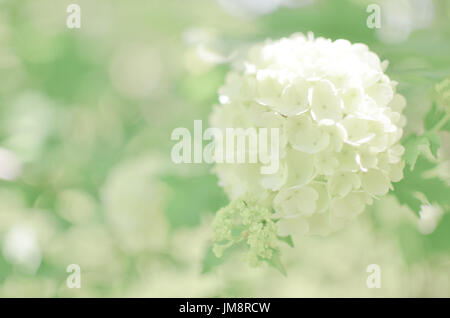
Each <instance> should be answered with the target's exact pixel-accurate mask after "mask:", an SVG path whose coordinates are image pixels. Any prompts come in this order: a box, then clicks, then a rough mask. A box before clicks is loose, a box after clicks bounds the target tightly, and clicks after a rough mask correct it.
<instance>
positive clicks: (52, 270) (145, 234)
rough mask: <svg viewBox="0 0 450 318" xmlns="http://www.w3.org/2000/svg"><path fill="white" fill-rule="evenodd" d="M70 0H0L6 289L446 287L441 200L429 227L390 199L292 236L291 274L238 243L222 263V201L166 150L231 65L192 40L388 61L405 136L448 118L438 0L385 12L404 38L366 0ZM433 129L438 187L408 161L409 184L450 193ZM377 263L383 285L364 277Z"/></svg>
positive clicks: (54, 293) (435, 292)
mask: <svg viewBox="0 0 450 318" xmlns="http://www.w3.org/2000/svg"><path fill="white" fill-rule="evenodd" d="M72 2H73V1H68V0H63V1H52V0H37V1H35V0H23V1H13V0H1V1H0V79H1V83H2V85H0V149H1V150H5V151H7V155H3V153H2V154H0V156H4V157H5V158H6V159H3V157H1V159H0V175H1V177H0V251H1V253H0V296H13V297H16V296H42V297H65V296H69V297H72V296H101V297H109V296H138V297H145V296H153V297H158V296H159V297H162V296H180V297H186V296H206V297H215V296H247V297H248V296H266V297H267V296H450V278H449V273H450V245H449V242H450V220H449V214H448V213H447V214H445V215H444V217H443V218H442V220H441V222H440V223H439V225H438V227H437V229H436V230H435V232H433V233H432V234H430V235H428V236H425V235H422V234H420V233H419V232H418V230H417V225H416V223H417V217H416V216H415V215H414V213H411V211H410V210H409V209H408V208H407V207H405V206H402V205H400V204H399V203H398V202H397V201H396V200H395V199H393V198H392V197H388V198H386V199H383V200H380V201H378V202H377V203H376V204H375V206H374V207H373V208H371V209H370V211H368V213H367V215H365V216H362V217H361V218H360V219H358V220H357V221H355V224H354V225H352V226H351V227H350V228H349V229H346V230H344V231H342V232H341V233H338V234H336V235H333V236H331V237H329V238H305V239H304V241H302V242H300V243H296V247H295V248H294V249H291V247H288V246H286V249H285V250H283V251H282V252H283V253H284V254H283V255H284V257H285V258H286V260H287V261H286V264H285V266H286V269H287V272H288V273H289V278H288V279H285V278H284V277H282V276H281V275H279V273H277V272H276V271H275V270H273V269H271V268H267V267H263V268H258V269H250V268H247V265H245V264H244V262H243V261H242V255H239V254H237V255H234V256H231V257H230V260H229V261H227V263H226V264H224V265H222V266H220V267H216V266H215V265H217V264H216V262H217V259H216V258H214V257H212V256H213V255H212V254H211V251H209V253H207V249H208V248H209V246H210V234H211V233H210V232H211V220H212V216H213V213H215V212H216V211H217V210H219V209H220V208H221V207H223V206H225V205H226V204H227V203H228V202H227V198H226V196H225V194H224V193H223V191H222V189H221V188H220V187H219V185H218V184H217V179H216V177H215V176H214V175H213V174H211V173H210V169H211V166H209V165H206V164H201V165H200V164H191V165H185V166H183V165H181V166H178V165H175V164H173V163H172V161H171V160H170V149H171V147H172V145H173V143H172V142H171V141H170V134H171V132H172V130H173V129H174V128H176V127H180V126H181V127H187V128H188V129H191V127H192V123H193V120H194V119H204V120H207V118H208V115H209V113H210V111H211V108H212V106H213V104H214V103H216V102H217V94H216V91H217V88H218V87H219V85H220V84H221V83H222V81H223V79H224V76H225V74H226V72H227V70H228V67H227V65H223V64H221V65H216V64H215V63H213V62H212V61H211V60H208V59H205V58H202V57H201V56H199V55H198V54H197V53H198V48H199V46H201V45H206V46H207V47H208V49H210V50H211V51H214V52H220V53H221V54H224V55H229V54H232V52H233V51H235V50H237V49H239V48H242V47H245V46H246V45H248V44H249V43H254V42H257V41H263V40H265V39H266V38H270V37H272V38H279V37H282V36H289V35H290V34H292V33H295V32H305V33H306V32H309V31H312V32H314V34H315V36H324V37H328V38H332V39H338V38H345V39H348V40H350V41H352V42H363V43H366V44H368V45H369V47H370V48H371V49H372V50H373V51H374V52H376V53H377V54H379V55H380V57H381V58H382V59H388V60H389V62H390V66H389V68H388V75H389V76H391V78H393V79H395V80H397V81H398V82H399V87H398V88H399V91H400V92H401V93H402V94H404V95H405V96H406V97H407V100H408V106H407V108H406V110H405V112H406V116H407V118H408V126H407V127H406V129H405V133H406V134H410V133H416V134H422V133H423V131H424V129H425V130H428V129H429V125H430V124H429V122H430V121H431V122H434V120H432V119H430V116H434V117H436V116H437V117H439V116H440V115H439V114H437V115H436V114H435V113H436V112H438V110H436V109H433V111H432V112H428V111H429V109H430V108H431V106H432V98H431V89H432V88H433V87H434V86H435V84H436V83H438V82H440V81H441V80H442V79H443V78H445V77H446V76H448V75H449V74H450V40H449V39H450V23H449V21H450V3H449V2H448V1H445V0H442V1H424V3H425V2H426V3H431V4H432V7H433V18H432V20H431V22H430V23H428V24H427V25H424V26H422V27H417V28H411V25H412V26H414V25H415V23H416V22H417V21H419V20H417V19H418V18H417V14H419V13H420V12H415V11H414V10H416V11H417V10H419V11H420V8H419V9H417V8H415V9H414V8H413V7H411V6H410V4H409V2H408V1H401V2H402V3H403V4H404V5H406V6H407V7H408V10H406V9H405V10H404V11H401V10H400V11H399V12H396V13H395V12H394V14H398V15H399V16H401V18H402V19H400V20H401V21H409V22H410V25H409V28H410V29H411V30H407V29H406V31H405V30H404V29H402V30H403V31H402V32H404V33H405V32H406V33H407V34H406V38H404V39H402V40H401V41H400V40H399V41H397V42H395V41H394V42H386V41H385V40H384V39H383V37H382V36H380V34H379V33H377V32H378V31H377V30H374V29H369V28H367V27H366V19H367V16H368V13H367V12H366V6H367V4H368V3H370V2H369V1H363V0H353V1H351V0H346V1H331V0H330V1H324V0H317V1H312V2H311V3H310V4H304V5H302V6H299V7H296V8H291V7H280V8H278V9H276V10H274V11H273V12H270V13H268V14H266V15H260V16H256V15H253V16H252V15H250V16H246V17H243V16H233V15H230V13H229V12H227V11H226V10H224V8H223V7H221V6H220V5H219V3H218V2H217V1H214V0H195V1H182V0H173V1H161V0H151V1H143V0H139V1H134V2H133V3H127V2H124V1H118V0H112V1H107V0H98V1H88V0H78V1H75V2H76V3H78V4H79V5H80V7H81V10H82V11H81V12H82V15H81V21H82V26H81V28H80V29H68V28H67V27H66V18H67V15H68V14H67V13H66V8H67V5H68V4H70V3H72ZM299 2H302V1H299ZM375 2H378V3H382V2H383V1H375ZM384 2H386V1H384ZM399 2H400V1H399ZM386 10H387V9H386ZM405 12H406V13H405ZM407 14H409V15H407ZM419 15H420V14H419ZM408 19H409V20H408ZM388 27H389V25H386V26H385V28H388ZM396 28H397V29H396ZM398 28H399V27H398V26H394V27H393V29H392V31H389V32H397V31H398ZM384 30H386V29H384ZM402 34H403V33H402ZM433 112H435V113H433ZM425 113H428V115H427V117H426V118H427V119H426V121H425V125H423V123H422V122H423V120H422V118H424V117H423V116H424V114H425ZM433 114H434V115H433ZM438 137H439V138H440V144H441V148H440V150H439V152H438V153H437V157H438V160H439V161H438V163H436V162H434V164H433V167H434V168H435V170H436V169H437V170H438V172H437V175H435V176H434V177H433V179H430V181H429V182H432V183H433V184H429V183H422V181H421V180H419V181H418V183H417V182H415V180H411V179H409V178H408V175H407V178H406V179H405V181H404V182H405V183H406V187H405V188H404V189H405V190H404V191H405V192H404V193H403V194H404V195H405V196H411V191H415V190H417V189H418V188H419V187H422V188H423V189H422V190H423V191H424V192H425V193H426V194H427V195H429V196H430V198H429V200H433V198H436V200H438V201H439V200H440V201H443V200H444V201H445V202H447V204H449V202H448V196H447V194H448V192H446V189H448V184H449V182H450V173H449V172H448V171H449V167H450V165H449V164H448V163H449V160H450V148H449V144H450V138H449V136H448V132H445V131H442V132H439V134H438ZM424 160H425V159H421V158H420V159H419V162H418V163H417V164H416V169H419V170H420V169H422V168H421V167H422V166H421V163H423V164H426V162H425V161H424ZM17 165H19V166H20V167H19V168H18V167H17ZM407 169H408V168H407ZM424 172H425V171H424ZM414 176H415V175H414ZM414 176H411V177H414ZM443 191H444V192H443ZM438 197H439V198H438ZM406 201H408V202H410V201H411V200H410V199H407V200H405V201H404V202H400V203H406ZM419 205H420V204H418V203H416V204H414V205H410V208H413V210H415V211H414V212H417V208H418V206H419ZM447 212H448V211H447ZM205 254H206V255H207V257H206V262H205V257H204V256H205ZM371 263H377V264H380V266H381V268H382V269H383V288H382V289H380V290H371V289H368V288H367V287H366V285H365V279H366V276H367V273H366V272H365V268H366V266H367V265H368V264H371ZM69 264H79V265H80V267H81V270H82V287H81V288H80V289H70V288H68V287H67V286H66V278H67V276H68V275H69V273H67V272H66V268H67V266H68V265H69ZM202 271H203V272H206V273H203V274H202Z"/></svg>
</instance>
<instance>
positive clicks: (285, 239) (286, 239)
mask: <svg viewBox="0 0 450 318" xmlns="http://www.w3.org/2000/svg"><path fill="white" fill-rule="evenodd" d="M278 239H279V240H280V241H283V242H285V243H286V244H287V245H289V246H290V247H294V241H293V240H292V236H290V235H288V236H278Z"/></svg>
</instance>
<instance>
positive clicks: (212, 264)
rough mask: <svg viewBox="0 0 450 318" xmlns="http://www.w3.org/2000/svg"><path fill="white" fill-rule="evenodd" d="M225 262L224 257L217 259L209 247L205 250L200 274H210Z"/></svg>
mask: <svg viewBox="0 0 450 318" xmlns="http://www.w3.org/2000/svg"><path fill="white" fill-rule="evenodd" d="M224 262H225V255H222V257H217V256H216V254H214V252H213V247H212V245H210V246H209V247H208V249H207V250H206V254H205V257H204V258H203V265H202V274H206V273H209V272H211V271H212V270H213V269H214V268H216V267H217V266H219V265H221V264H223V263H224Z"/></svg>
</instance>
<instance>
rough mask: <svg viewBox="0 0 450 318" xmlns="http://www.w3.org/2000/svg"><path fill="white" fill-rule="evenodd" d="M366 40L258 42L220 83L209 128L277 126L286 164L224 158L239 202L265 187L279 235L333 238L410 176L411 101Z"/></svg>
mask: <svg viewBox="0 0 450 318" xmlns="http://www.w3.org/2000/svg"><path fill="white" fill-rule="evenodd" d="M386 67H387V62H380V59H379V57H378V56H377V55H376V54H375V53H373V52H371V51H370V50H369V49H368V47H367V46H366V45H364V44H351V43H350V42H349V41H347V40H337V41H334V42H333V41H331V40H329V39H325V38H314V37H313V36H312V35H308V36H304V35H303V34H295V35H293V36H291V37H290V38H282V39H281V40H278V41H271V40H268V41H266V42H265V43H263V44H260V45H256V46H253V47H252V48H250V50H249V52H248V55H247V58H246V59H245V61H244V62H243V63H239V64H236V65H234V68H233V70H232V71H231V72H230V73H229V74H228V76H227V78H226V83H225V85H224V86H223V87H221V88H220V90H219V94H220V98H219V101H220V105H217V106H215V109H214V111H213V113H212V115H211V119H210V121H211V125H212V126H213V127H218V128H221V129H225V128H227V127H235V128H238V127H239V128H249V127H254V128H258V127H267V128H270V127H278V128H279V129H280V168H279V170H278V172H277V173H276V174H273V175H263V174H260V169H259V167H260V165H259V164H227V163H220V164H216V166H215V172H216V173H217V175H218V177H219V182H220V184H221V185H222V186H223V187H224V189H225V191H226V192H227V193H228V195H229V196H230V198H231V199H235V198H238V197H239V196H241V195H243V194H244V193H257V194H259V195H261V199H262V200H264V201H265V202H267V203H268V205H270V206H272V207H273V208H274V210H275V216H276V217H277V218H279V219H280V220H279V222H278V223H277V224H278V228H279V234H280V235H298V234H318V235H326V234H328V233H330V232H331V231H333V230H336V229H339V228H341V227H342V226H343V225H344V224H345V223H346V222H347V221H348V220H350V219H352V218H353V217H355V216H356V215H358V214H359V213H361V212H363V210H364V208H365V206H366V205H367V204H371V203H372V201H373V198H377V197H379V196H382V195H385V194H386V193H388V191H389V189H390V188H391V187H392V186H391V182H397V181H399V180H401V179H402V177H403V168H404V162H403V161H402V159H401V157H402V154H403V152H404V148H403V147H402V146H401V145H400V144H399V140H400V138H401V136H402V133H403V130H402V128H403V127H404V125H405V123H406V120H405V117H404V116H403V115H402V114H401V113H402V109H403V108H404V107H405V105H406V101H405V98H404V97H403V96H401V95H399V94H397V93H396V84H397V83H396V82H394V81H391V80H390V79H389V77H388V76H387V75H385V74H384V71H385V69H386Z"/></svg>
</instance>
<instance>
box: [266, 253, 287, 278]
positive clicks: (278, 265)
mask: <svg viewBox="0 0 450 318" xmlns="http://www.w3.org/2000/svg"><path fill="white" fill-rule="evenodd" d="M266 262H267V263H268V264H269V265H270V266H271V267H273V268H275V269H276V270H278V271H279V272H280V273H281V274H282V275H283V276H287V272H286V269H285V268H284V266H283V263H282V262H281V257H280V252H279V251H278V250H274V251H273V255H272V258H271V259H269V260H266Z"/></svg>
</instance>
